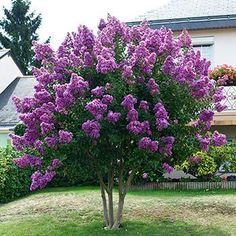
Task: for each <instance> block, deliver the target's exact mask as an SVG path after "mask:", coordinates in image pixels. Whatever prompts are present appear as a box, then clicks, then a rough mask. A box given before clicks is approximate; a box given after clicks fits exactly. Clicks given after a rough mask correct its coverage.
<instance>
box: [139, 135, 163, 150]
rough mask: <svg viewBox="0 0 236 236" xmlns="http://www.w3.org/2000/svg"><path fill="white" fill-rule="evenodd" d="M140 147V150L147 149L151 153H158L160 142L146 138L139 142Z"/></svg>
mask: <svg viewBox="0 0 236 236" xmlns="http://www.w3.org/2000/svg"><path fill="white" fill-rule="evenodd" d="M138 146H139V148H140V149H145V150H148V151H149V152H157V150H158V147H159V143H158V141H152V140H151V139H150V138H148V137H144V138H141V139H140V140H139V143H138Z"/></svg>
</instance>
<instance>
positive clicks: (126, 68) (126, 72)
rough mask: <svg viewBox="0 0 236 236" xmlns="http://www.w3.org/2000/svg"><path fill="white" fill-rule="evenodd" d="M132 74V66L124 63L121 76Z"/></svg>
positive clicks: (126, 76)
mask: <svg viewBox="0 0 236 236" xmlns="http://www.w3.org/2000/svg"><path fill="white" fill-rule="evenodd" d="M132 75H133V71H132V67H131V66H127V65H124V66H123V71H122V77H124V78H129V77H131V76H132Z"/></svg>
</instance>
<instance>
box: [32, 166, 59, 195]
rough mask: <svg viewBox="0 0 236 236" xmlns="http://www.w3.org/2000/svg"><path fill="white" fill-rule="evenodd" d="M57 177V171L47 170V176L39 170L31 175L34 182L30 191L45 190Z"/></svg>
mask: <svg viewBox="0 0 236 236" xmlns="http://www.w3.org/2000/svg"><path fill="white" fill-rule="evenodd" d="M55 175H56V172H55V171H48V170H47V171H46V172H45V174H42V173H41V172H40V171H39V170H37V171H36V172H34V173H33V174H32V175H31V180H32V182H31V186H30V190H31V191H34V190H36V189H38V188H44V187H45V186H46V185H47V184H48V183H49V182H51V181H52V179H53V178H54V176H55Z"/></svg>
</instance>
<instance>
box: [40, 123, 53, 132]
mask: <svg viewBox="0 0 236 236" xmlns="http://www.w3.org/2000/svg"><path fill="white" fill-rule="evenodd" d="M40 127H41V132H42V134H47V133H49V132H51V131H53V130H54V129H55V126H54V124H53V123H51V124H49V123H45V122H42V123H41V124H40Z"/></svg>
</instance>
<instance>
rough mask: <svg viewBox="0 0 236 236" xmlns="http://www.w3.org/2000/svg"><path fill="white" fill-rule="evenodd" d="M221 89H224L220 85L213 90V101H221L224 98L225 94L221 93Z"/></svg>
mask: <svg viewBox="0 0 236 236" xmlns="http://www.w3.org/2000/svg"><path fill="white" fill-rule="evenodd" d="M223 90H224V87H220V88H218V89H217V90H216V91H215V93H214V95H213V99H214V102H215V103H218V102H221V101H222V100H224V99H225V98H226V96H224V94H223Z"/></svg>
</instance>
